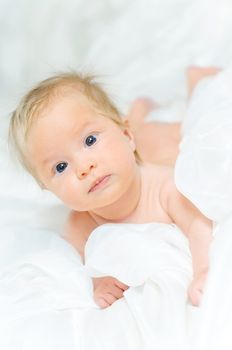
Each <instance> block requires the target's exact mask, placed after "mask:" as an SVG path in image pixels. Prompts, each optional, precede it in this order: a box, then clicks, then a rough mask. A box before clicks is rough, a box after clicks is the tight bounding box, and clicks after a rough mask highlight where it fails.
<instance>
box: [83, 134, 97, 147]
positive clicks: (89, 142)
mask: <svg viewBox="0 0 232 350" xmlns="http://www.w3.org/2000/svg"><path fill="white" fill-rule="evenodd" d="M96 141H97V138H96V136H94V135H89V136H88V137H87V138H86V139H85V144H86V145H87V146H88V147H90V146H92V145H93V144H94V143H95V142H96Z"/></svg>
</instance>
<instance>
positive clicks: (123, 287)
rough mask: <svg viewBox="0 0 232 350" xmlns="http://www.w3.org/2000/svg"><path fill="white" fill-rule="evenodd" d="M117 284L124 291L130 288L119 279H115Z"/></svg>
mask: <svg viewBox="0 0 232 350" xmlns="http://www.w3.org/2000/svg"><path fill="white" fill-rule="evenodd" d="M115 285H116V286H118V287H119V288H120V289H122V290H123V291H125V290H127V289H128V288H129V287H128V286H127V285H126V284H124V283H122V282H120V281H119V280H115Z"/></svg>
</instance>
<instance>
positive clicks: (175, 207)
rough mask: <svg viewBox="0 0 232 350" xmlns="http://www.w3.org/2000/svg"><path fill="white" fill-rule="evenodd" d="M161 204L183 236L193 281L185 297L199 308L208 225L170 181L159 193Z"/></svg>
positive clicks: (209, 234) (205, 268) (205, 270)
mask: <svg viewBox="0 0 232 350" xmlns="http://www.w3.org/2000/svg"><path fill="white" fill-rule="evenodd" d="M161 204H162V206H163V207H164V209H165V210H166V212H167V213H168V215H169V216H170V218H171V219H172V220H173V222H174V223H175V224H176V225H177V226H178V227H179V228H180V229H181V230H182V231H183V233H185V234H186V236H187V237H188V239H189V247H190V251H191V254H192V261H193V280H192V282H191V284H190V286H189V290H188V295H189V299H190V301H191V303H192V304H193V305H196V306H197V305H199V303H200V300H201V296H202V292H203V287H204V283H205V279H206V277H207V273H208V269H209V247H210V243H211V241H212V221H211V220H209V219H208V218H206V217H205V216H204V215H203V214H202V213H201V212H200V211H199V210H198V209H197V208H196V207H195V206H194V205H193V204H192V203H191V202H190V201H189V200H188V199H187V198H185V197H184V196H183V195H182V194H181V193H180V192H179V191H178V190H177V188H176V186H175V184H174V180H173V178H169V179H167V181H165V183H164V186H163V188H162V191H161Z"/></svg>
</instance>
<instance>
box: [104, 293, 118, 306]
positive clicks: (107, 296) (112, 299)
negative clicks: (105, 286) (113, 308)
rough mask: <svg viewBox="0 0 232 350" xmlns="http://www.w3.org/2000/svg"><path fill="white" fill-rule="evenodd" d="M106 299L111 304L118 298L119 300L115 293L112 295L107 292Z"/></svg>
mask: <svg viewBox="0 0 232 350" xmlns="http://www.w3.org/2000/svg"><path fill="white" fill-rule="evenodd" d="M104 299H105V301H106V302H107V303H108V304H110V305H112V304H113V303H114V302H115V301H116V300H118V299H117V298H116V297H115V296H114V295H112V294H110V293H106V294H105V295H104Z"/></svg>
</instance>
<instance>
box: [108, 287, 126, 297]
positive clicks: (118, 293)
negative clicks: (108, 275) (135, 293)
mask: <svg viewBox="0 0 232 350" xmlns="http://www.w3.org/2000/svg"><path fill="white" fill-rule="evenodd" d="M123 292H124V290H123V289H121V288H119V287H118V286H116V285H112V286H110V288H109V290H108V293H110V294H112V295H113V296H115V298H117V299H120V298H122V297H123Z"/></svg>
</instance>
